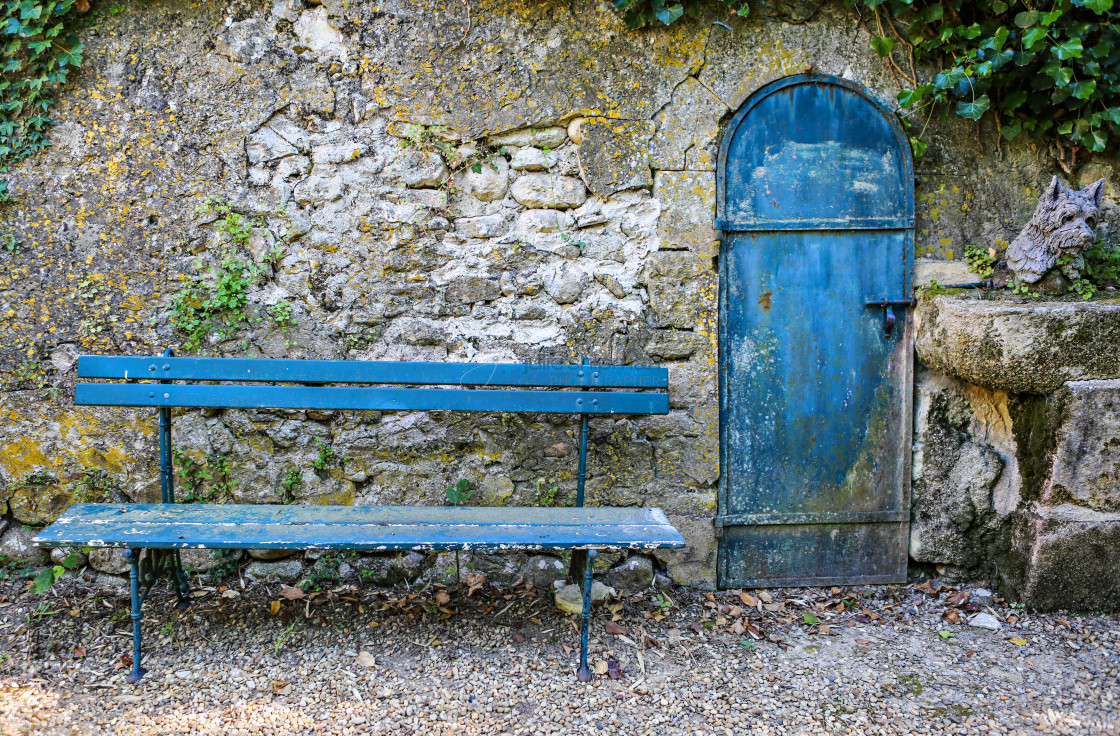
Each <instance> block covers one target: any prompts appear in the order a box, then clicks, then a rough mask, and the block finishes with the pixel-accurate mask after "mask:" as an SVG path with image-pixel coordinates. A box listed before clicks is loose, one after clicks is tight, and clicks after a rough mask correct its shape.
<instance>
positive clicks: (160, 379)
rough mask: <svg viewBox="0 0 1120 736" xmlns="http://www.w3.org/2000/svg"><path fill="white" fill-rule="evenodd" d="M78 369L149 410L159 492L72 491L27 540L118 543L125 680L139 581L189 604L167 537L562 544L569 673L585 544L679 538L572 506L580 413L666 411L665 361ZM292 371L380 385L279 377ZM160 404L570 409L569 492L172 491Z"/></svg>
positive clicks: (383, 544)
mask: <svg viewBox="0 0 1120 736" xmlns="http://www.w3.org/2000/svg"><path fill="white" fill-rule="evenodd" d="M78 377H79V378H89V379H114V380H115V381H117V382H115V383H108V382H97V383H79V384H78V385H77V387H76V389H75V392H74V402H75V403H76V404H82V405H87V406H131V407H154V408H156V409H158V410H159V429H160V431H159V452H160V480H161V490H162V503H159V504H146V503H136V504H119V503H79V504H74V505H73V506H71V507H70V508H69V509H67V510H66V511H65V512H64V513H63V514H62V516H60V517H59V518H58V520H56V521H55V522H54V523H53V524H51V525H50V526H49V527H47V528H46V529H44V530H43V531H42V532H41V533H40V534H39V535H38V536H37V537H35V540H34V543H35V544H36V545H38V546H41V547H68V546H82V547H123V548H125V554H126V555H127V556H128V559H129V561H130V564H131V574H130V578H131V583H132V634H133V648H134V651H133V658H132V672H131V674H130V675H129V681H130V682H136V681H137V680H139V679H140V677H142V676H143V674H144V672H145V670H144V668H142V667H141V666H140V642H141V639H140V622H141V609H142V606H143V603H144V599H145V598H146V596H147V594H148V592H149V591H150V590H151V587H152V585H153V584H154V583H155V582H156V581H157V580H159V579H161V578H167V579H168V580H169V582H170V583H171V585H172V588H173V589H174V591H175V593H176V595H177V596H178V599H179V606H180V609H181V610H182V609H185V608H186V607H187V605H188V604H189V601H190V588H189V586H188V583H187V577H186V575H185V574H184V573H183V570H182V565H181V563H180V560H179V550H180V549H186V548H197V549H353V550H457V549H568V550H572V555H571V564H570V568H569V574H570V575H571V576H572V578H573V579H574V580H576V581H577V582H578V583H579V584H580V585H581V587H582V592H583V614H582V627H581V634H580V659H579V670H578V675H579V679H580V680H582V681H587V680H589V679H590V677H591V672H590V670H589V669H588V667H587V632H588V622H589V618H590V613H591V582H592V580H591V575H592V567H593V564H592V563H593V560H594V557H595V555H596V551H597V550H602V549H656V548H665V547H683V546H684V544H685V541H684V538H683V537H682V536H681V535H680V533H679V532H678V531H677V530H676V529H674V528H673V526H672V525H671V524H670V523H669V522H668V520H667V519H666V518H665V515H664V514H663V513H662V512H661V510H660V509H650V508H584V506H583V502H584V480H585V477H586V471H587V420H588V417H589V416H592V415H596V414H665V413H667V412H668V411H669V396H668V394H667V393H666V392H665V391H663V390H661V391H659V390H658V389H667V388H668V385H669V377H668V371H667V370H666V369H664V368H650V367H619V366H595V365H589V364H588V361H587V359H586V358H584V361H583V365H533V364H524V365H522V364H481V363H402V362H363V361H330V360H261V359H233V358H176V357H173V356H172V355H171V351H170V350H169V351H167V353H165V354H164V356H162V357H155V358H144V357H108V356H82V357H81V358H79V359H78ZM300 383H311V384H337V383H345V384H382V385H381V386H371V385H359V386H333V385H331V386H323V385H315V386H302V385H291V384H300ZM385 384H389V385H385ZM417 386H443V388H418V387H417ZM494 386H515V387H521V388H515V389H509V388H503V389H496V388H491V387H494ZM572 389H575V390H572ZM603 389H615V390H603ZM617 389H630V390H622V391H620V390H617ZM173 407H210V408H240V409H322V410H348V409H352V410H378V411H487V412H533V413H546V412H547V413H566V414H575V415H578V416H579V417H580V448H579V475H578V481H577V486H576V506H575V508H572V507H567V508H540V507H531V508H469V507H432V506H311V505H295V506H292V505H265V504H175V486H174V474H173V468H172V452H171V415H172V412H171V410H172V408H173Z"/></svg>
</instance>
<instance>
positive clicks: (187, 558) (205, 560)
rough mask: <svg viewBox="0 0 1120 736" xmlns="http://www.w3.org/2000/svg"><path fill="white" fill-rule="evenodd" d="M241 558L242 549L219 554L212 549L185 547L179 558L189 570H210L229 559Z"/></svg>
mask: <svg viewBox="0 0 1120 736" xmlns="http://www.w3.org/2000/svg"><path fill="white" fill-rule="evenodd" d="M240 558H241V550H237V549H234V550H226V554H224V555H222V556H220V557H219V556H218V555H217V554H216V553H215V550H212V549H184V550H181V551H180V552H179V560H180V561H181V562H182V563H183V567H184V568H185V569H186V570H188V571H195V572H209V571H211V570H213V569H214V568H215V567H217V566H218V565H221V564H222V563H223V562H226V561H229V560H237V559H240Z"/></svg>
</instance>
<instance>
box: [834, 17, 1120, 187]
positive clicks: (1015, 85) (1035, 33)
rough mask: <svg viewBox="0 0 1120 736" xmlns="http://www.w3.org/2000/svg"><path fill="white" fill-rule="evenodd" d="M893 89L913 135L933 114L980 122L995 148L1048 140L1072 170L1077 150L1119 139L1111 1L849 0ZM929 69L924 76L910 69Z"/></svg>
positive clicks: (1117, 45)
mask: <svg viewBox="0 0 1120 736" xmlns="http://www.w3.org/2000/svg"><path fill="white" fill-rule="evenodd" d="M849 2H850V3H853V4H855V7H856V8H857V10H859V11H860V18H861V22H862V23H863V24H864V25H865V27H866V28H867V29H868V31H869V32H871V33H872V36H873V37H872V39H871V45H872V48H874V49H875V51H876V52H877V53H878V54H879V55H880V56H881V57H883V58H884V59H885V60H886V62H887V64H888V65H889V66H890V68H891V72H892V73H893V74H894V75H895V78H896V79H897V80H898V81H899V84H900V86H901V87H902V90H901V91H900V92H899V95H898V101H899V104H901V105H902V107H903V108H904V109H906V110H907V111H908V114H907V115H906V116H905V119H906V120H907V121H908V122H910V123H919V124H920V126H921V127H920V128H918V129H917V131H916V133H917V135H916V136H915V141H916V145H915V153H916V154H919V155H920V152H921V151H922V150H924V148H925V144H924V142H922V141H921V132H922V130H924V127H925V123H926V122H928V120H929V118H930V116H931V115H932V114H933V113H934V112H935V111H936V110H938V109H951V110H953V112H955V113H956V114H957V115H959V116H961V117H963V118H967V119H969V120H980V119H981V118H983V117H984V116H985V115H989V116H990V117H991V118H992V119H993V122H994V123H995V125H996V127H997V128H998V129H999V134H1000V136H1001V137H1002V138H1003V139H1004V140H1009V141H1010V140H1014V139H1016V138H1018V137H1019V136H1021V135H1027V136H1030V137H1032V138H1036V139H1037V138H1050V139H1053V140H1054V141H1056V142H1057V144H1058V148H1059V156H1058V157H1057V160H1058V161H1059V163H1060V164H1062V165H1063V167H1064V168H1066V169H1067V172H1068V170H1069V169H1071V168H1072V166H1073V164H1074V163H1075V162H1076V159H1077V156H1078V154H1079V153H1081V152H1085V151H1092V152H1095V153H1100V152H1104V151H1106V150H1115V149H1116V144H1117V141H1118V133H1120V128H1118V126H1120V9H1116V10H1114V9H1113V4H1114V3H1113V0H1052V1H1051V2H1034V1H1033V0H969V1H968V2H965V1H964V0H945V1H943V2H934V1H932V0H858V4H857V3H855V0H849ZM926 64H929V65H931V66H932V67H933V68H935V69H936V72H935V73H934V74H933V76H932V78H924V77H923V76H922V74H921V73H920V71H919V69H920V68H924V67H925V65H926Z"/></svg>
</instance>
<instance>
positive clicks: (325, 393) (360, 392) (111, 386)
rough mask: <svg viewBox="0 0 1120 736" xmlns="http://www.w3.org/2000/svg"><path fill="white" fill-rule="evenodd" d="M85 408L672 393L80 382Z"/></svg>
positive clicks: (508, 401) (446, 406) (566, 406)
mask: <svg viewBox="0 0 1120 736" xmlns="http://www.w3.org/2000/svg"><path fill="white" fill-rule="evenodd" d="M74 403H75V404H80V405H85V406H154V407H160V408H162V407H208V408H219V407H220V408H231V409H354V410H377V411H504V412H543V413H553V414H667V413H669V397H668V395H666V394H638V393H612V392H606V391H578V392H577V391H511V390H499V389H493V390H486V389H448V388H354V387H329V388H320V387H309V386H240V385H239V386H178V385H170V386H165V385H159V384H142V383H137V384H122V383H79V384H78V385H77V386H76V387H75V390H74Z"/></svg>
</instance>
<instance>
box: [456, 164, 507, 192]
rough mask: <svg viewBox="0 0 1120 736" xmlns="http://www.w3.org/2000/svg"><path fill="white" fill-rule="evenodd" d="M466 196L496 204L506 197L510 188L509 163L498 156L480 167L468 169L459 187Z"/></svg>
mask: <svg viewBox="0 0 1120 736" xmlns="http://www.w3.org/2000/svg"><path fill="white" fill-rule="evenodd" d="M459 188H460V189H461V190H462V191H463V193H464V194H467V195H469V196H471V197H474V198H475V199H477V200H481V201H483V202H496V201H498V200H500V199H502V198H504V197H505V196H506V190H507V189H508V188H509V162H508V161H506V159H505V157H503V156H497V157H494V158H493V159H491V160H490V161H485V162H483V163H482V165H481V166H479V167H478V171H475V170H474V168H468V169H467V170H466V171H465V172H463V174H462V181H461V183H460V187H459Z"/></svg>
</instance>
